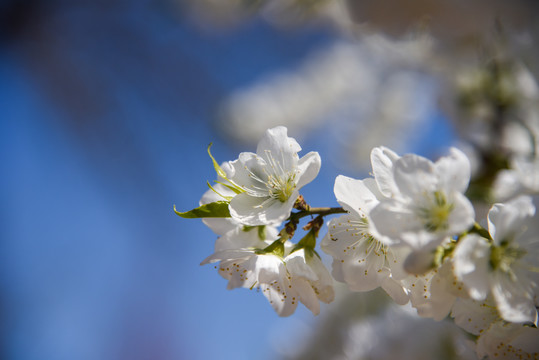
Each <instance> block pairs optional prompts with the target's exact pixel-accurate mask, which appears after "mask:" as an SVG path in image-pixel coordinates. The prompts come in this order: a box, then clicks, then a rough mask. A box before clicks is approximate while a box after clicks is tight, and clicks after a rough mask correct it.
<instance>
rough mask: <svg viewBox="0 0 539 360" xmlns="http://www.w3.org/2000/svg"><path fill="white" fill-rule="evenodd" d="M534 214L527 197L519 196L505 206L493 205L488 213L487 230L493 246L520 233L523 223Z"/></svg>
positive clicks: (531, 203) (530, 201) (530, 200)
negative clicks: (492, 240)
mask: <svg viewBox="0 0 539 360" xmlns="http://www.w3.org/2000/svg"><path fill="white" fill-rule="evenodd" d="M534 214H535V206H534V205H533V202H532V199H531V198H530V197H529V196H520V197H518V198H516V199H514V200H512V201H510V202H507V203H505V204H494V205H493V206H492V208H491V209H490V211H489V213H488V228H489V232H490V235H491V236H492V238H493V239H494V244H495V245H500V243H501V242H502V241H503V240H509V239H511V238H513V237H515V236H516V235H518V234H519V233H521V232H522V225H523V224H524V221H525V220H527V219H528V218H529V217H531V216H533V215H534Z"/></svg>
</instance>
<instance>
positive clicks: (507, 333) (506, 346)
mask: <svg viewBox="0 0 539 360" xmlns="http://www.w3.org/2000/svg"><path fill="white" fill-rule="evenodd" d="M537 339H539V329H537V328H532V327H529V326H522V325H520V324H512V323H503V322H501V321H498V322H496V323H494V324H493V325H492V326H491V327H490V328H489V329H488V330H487V331H486V332H485V333H484V334H483V335H481V336H480V337H479V339H478V340H477V348H476V351H477V356H478V358H479V359H483V358H484V357H486V356H488V358H489V359H507V360H513V359H536V358H537V357H538V356H539V341H537Z"/></svg>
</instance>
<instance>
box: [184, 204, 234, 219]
mask: <svg viewBox="0 0 539 360" xmlns="http://www.w3.org/2000/svg"><path fill="white" fill-rule="evenodd" d="M174 212H175V213H176V215H178V216H181V217H182V218H186V219H198V218H228V217H230V211H229V210H228V201H216V202H212V203H209V204H204V205H201V206H199V207H197V208H196V209H193V210H191V211H186V212H179V211H177V210H176V205H174Z"/></svg>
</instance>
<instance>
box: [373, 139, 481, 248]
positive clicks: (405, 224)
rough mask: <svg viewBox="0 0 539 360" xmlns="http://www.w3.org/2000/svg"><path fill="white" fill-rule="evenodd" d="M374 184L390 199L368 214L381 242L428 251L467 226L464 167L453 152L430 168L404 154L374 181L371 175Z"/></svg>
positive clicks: (469, 208) (466, 164)
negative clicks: (389, 241)
mask: <svg viewBox="0 0 539 360" xmlns="http://www.w3.org/2000/svg"><path fill="white" fill-rule="evenodd" d="M373 168H374V165H373ZM375 179H376V181H377V182H378V184H379V186H380V188H381V189H384V188H385V189H386V190H385V191H386V194H388V195H389V194H390V195H391V197H390V198H385V199H382V200H381V201H380V203H379V204H378V205H377V206H376V207H374V208H373V209H372V211H371V212H370V217H371V219H372V222H373V225H374V228H375V229H376V232H377V233H379V234H380V235H381V237H380V238H381V240H383V239H385V238H389V239H391V243H392V244H406V245H408V246H410V247H412V248H413V249H414V250H429V249H434V248H435V247H436V246H438V245H440V244H441V243H442V242H443V240H444V239H446V238H447V237H451V236H454V235H457V234H460V233H462V232H463V231H465V230H467V229H468V228H469V227H470V226H471V225H472V224H473V221H474V210H473V207H472V204H471V203H470V201H469V200H468V199H467V198H466V197H465V196H464V195H463V192H464V191H465V190H466V188H467V187H468V182H469V180H470V162H469V160H468V158H467V157H466V155H464V153H462V152H461V151H459V150H457V149H455V148H452V149H451V151H450V155H449V156H446V157H442V158H441V159H439V160H438V161H437V162H435V163H433V162H432V161H430V160H428V159H425V158H423V157H421V156H417V155H414V154H408V155H404V156H402V157H400V158H398V159H395V160H393V163H392V166H391V167H386V170H385V171H384V172H383V177H381V179H380V180H378V175H377V174H376V172H375ZM382 179H383V181H382Z"/></svg>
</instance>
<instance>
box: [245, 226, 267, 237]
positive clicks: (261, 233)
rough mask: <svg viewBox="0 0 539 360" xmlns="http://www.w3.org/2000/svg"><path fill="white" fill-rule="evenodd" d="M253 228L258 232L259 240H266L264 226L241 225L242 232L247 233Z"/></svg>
mask: <svg viewBox="0 0 539 360" xmlns="http://www.w3.org/2000/svg"><path fill="white" fill-rule="evenodd" d="M254 228H256V229H257V231H258V237H259V239H260V240H266V225H255V226H250V225H243V229H242V230H243V231H245V232H247V231H251V230H253V229H254Z"/></svg>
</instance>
